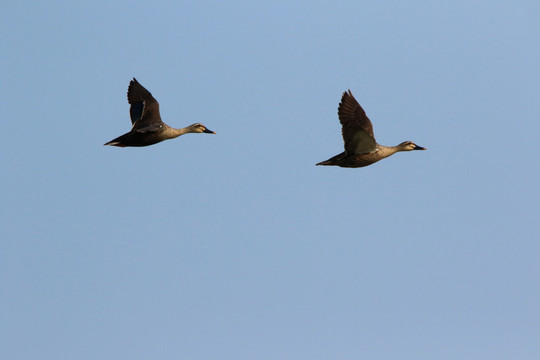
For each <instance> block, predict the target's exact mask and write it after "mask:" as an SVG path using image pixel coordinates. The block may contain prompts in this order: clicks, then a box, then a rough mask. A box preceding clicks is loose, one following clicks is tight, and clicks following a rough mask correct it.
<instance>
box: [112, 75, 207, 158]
mask: <svg viewBox="0 0 540 360" xmlns="http://www.w3.org/2000/svg"><path fill="white" fill-rule="evenodd" d="M127 98H128V102H129V104H130V105H131V107H130V108H129V115H130V117H131V123H132V125H133V127H132V128H131V131H130V132H128V133H126V134H124V135H122V136H119V137H117V138H116V139H113V140H111V141H109V142H108V143H105V144H104V145H111V146H118V147H126V146H148V145H154V144H157V143H158V142H161V141H163V140H169V139H174V138H176V137H178V136H180V135H184V134H187V133H207V134H215V132H213V131H212V130H209V129H207V128H206V126H204V125H203V124H198V123H196V124H193V125H189V126H188V127H185V128H181V129H175V128H172V127H170V126H169V125H167V124H165V123H164V122H163V121H161V116H160V115H159V103H158V102H157V100H156V99H154V97H153V96H152V94H151V93H150V91H148V90H146V89H145V88H144V87H143V86H142V85H141V84H139V82H138V81H137V80H136V79H135V78H133V80H131V81H130V82H129V87H128V93H127Z"/></svg>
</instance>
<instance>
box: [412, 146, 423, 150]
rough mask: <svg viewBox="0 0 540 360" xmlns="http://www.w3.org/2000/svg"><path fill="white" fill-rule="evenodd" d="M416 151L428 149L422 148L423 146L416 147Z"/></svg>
mask: <svg viewBox="0 0 540 360" xmlns="http://www.w3.org/2000/svg"><path fill="white" fill-rule="evenodd" d="M414 150H426V148H425V147H421V146H418V145H416V147H415V148H414Z"/></svg>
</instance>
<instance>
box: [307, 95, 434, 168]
mask: <svg viewBox="0 0 540 360" xmlns="http://www.w3.org/2000/svg"><path fill="white" fill-rule="evenodd" d="M338 117H339V122H340V123H341V133H342V135H343V142H344V143H345V151H344V152H342V153H341V154H338V155H336V156H334V157H332V158H330V159H328V160H326V161H322V162H320V163H318V164H317V165H335V166H341V167H351V168H356V167H363V166H368V165H371V164H373V163H375V162H377V161H379V160H381V159H384V158H386V157H388V156H390V155H392V154H395V153H396V152H398V151H410V150H426V149H425V148H423V147H420V146H418V145H416V144H415V143H413V142H412V141H405V142H403V143H401V144H399V145H397V146H383V145H379V144H377V141H375V136H374V134H373V125H372V124H371V121H370V120H369V118H368V117H367V115H366V112H365V111H364V109H362V107H361V106H360V104H359V103H358V101H356V99H355V98H354V96H353V94H352V93H351V90H348V92H347V91H346V92H344V93H343V96H342V97H341V102H340V103H339V107H338Z"/></svg>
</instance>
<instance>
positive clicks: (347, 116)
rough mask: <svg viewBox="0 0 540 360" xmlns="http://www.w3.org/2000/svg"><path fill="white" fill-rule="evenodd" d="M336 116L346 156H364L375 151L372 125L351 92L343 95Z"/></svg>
mask: <svg viewBox="0 0 540 360" xmlns="http://www.w3.org/2000/svg"><path fill="white" fill-rule="evenodd" d="M338 116H339V122H340V123H341V133H342V135H343V141H344V142H345V152H346V153H347V154H348V155H350V154H365V153H368V152H371V151H374V150H375V148H376V146H377V143H376V142H375V136H374V135H373V125H371V121H369V118H368V117H367V115H366V112H365V111H364V109H362V107H361V106H360V104H359V103H358V101H356V99H355V98H354V96H353V94H352V93H351V90H349V91H348V92H347V91H346V92H344V93H343V96H342V97H341V102H340V103H339V107H338Z"/></svg>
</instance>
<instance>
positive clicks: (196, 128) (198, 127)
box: [188, 123, 215, 134]
mask: <svg viewBox="0 0 540 360" xmlns="http://www.w3.org/2000/svg"><path fill="white" fill-rule="evenodd" d="M188 128H189V130H190V132H193V133H207V134H215V132H214V131H212V130H210V129H208V128H206V126H204V125H203V124H199V123H196V124H193V125H189V126H188Z"/></svg>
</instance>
